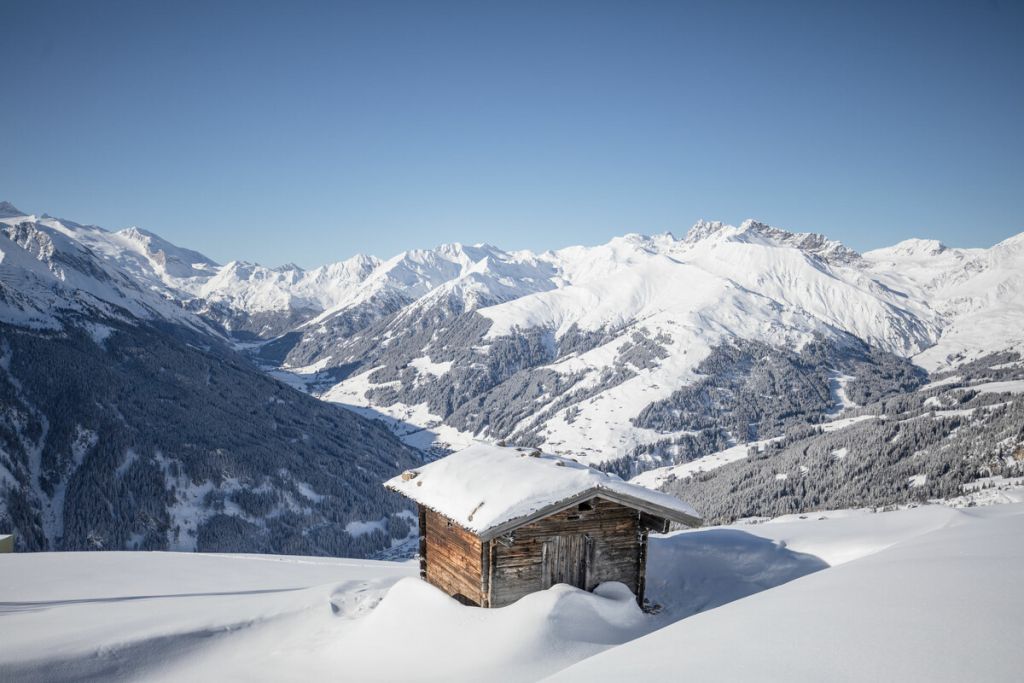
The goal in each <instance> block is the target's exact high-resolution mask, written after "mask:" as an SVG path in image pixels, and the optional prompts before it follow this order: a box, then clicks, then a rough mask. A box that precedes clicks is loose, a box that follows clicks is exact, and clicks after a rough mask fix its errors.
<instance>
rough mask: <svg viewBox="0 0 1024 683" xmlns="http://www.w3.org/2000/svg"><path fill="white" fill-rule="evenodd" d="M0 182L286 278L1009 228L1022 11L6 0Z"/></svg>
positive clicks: (1021, 203)
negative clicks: (304, 273)
mask: <svg viewBox="0 0 1024 683" xmlns="http://www.w3.org/2000/svg"><path fill="white" fill-rule="evenodd" d="M0 31H2V33H0V35H2V36H3V39H2V40H0V78H2V86H0V87H2V90H0V92H2V93H3V95H2V96H0V149H2V155H0V199H4V198H5V199H8V200H10V201H12V202H14V203H15V204H16V205H19V206H20V207H21V208H22V209H25V210H28V211H35V212H43V211H47V212H49V213H51V214H54V215H59V216H66V217H68V218H72V219H76V220H80V221H83V222H91V223H97V224H99V225H103V226H105V227H108V228H120V227H124V226H127V225H131V224H136V225H139V226H140V227H143V228H146V229H149V230H153V231H155V232H157V233H160V234H161V235H163V236H165V237H166V238H168V239H170V240H172V241H174V242H177V243H179V244H181V245H183V246H189V247H192V248H195V249H198V250H200V251H203V252H205V253H207V254H208V255H209V256H211V257H213V258H215V259H217V260H220V261H226V260H230V259H233V258H240V259H248V260H256V261H260V262H262V263H265V264H267V265H276V264H280V263H283V262H286V261H294V262H296V263H299V264H300V265H303V266H313V265H318V264H321V263H324V262H327V261H332V260H337V259H340V258H344V257H347V256H350V255H351V254H354V253H356V252H368V253H374V254H378V255H381V256H389V255H393V254H394V253H396V252H398V251H401V250H403V249H406V248H410V247H427V246H433V245H435V244H438V243H441V242H448V241H461V242H468V243H474V242H491V243H494V244H498V245H500V246H503V247H506V248H532V249H544V248H553V247H559V246H564V245H568V244H578V243H584V244H595V243H599V242H603V241H605V240H607V239H608V238H609V237H611V236H613V235H615V234H621V233H624V232H633V231H635V232H647V233H652V232H662V231H665V230H671V231H673V232H675V233H677V234H681V233H683V232H685V230H686V229H687V228H688V227H689V226H690V225H691V224H692V223H693V222H694V221H695V220H696V219H698V218H709V219H721V220H725V221H729V222H738V221H741V220H743V219H744V218H748V217H754V218H758V219H760V220H763V221H766V222H770V223H772V224H774V225H778V226H781V227H787V228H790V229H794V230H815V231H820V232H825V233H826V234H828V235H830V236H832V237H835V238H839V239H842V240H843V241H844V242H846V243H848V244H849V245H851V246H853V247H854V248H857V249H867V248H872V247H876V246H881V245H884V244H890V243H893V242H895V241H897V240H900V239H903V238H905V237H911V236H921V237H933V238H938V239H941V240H943V241H945V242H947V243H949V244H952V245H962V246H974V245H986V246H987V245H989V244H992V243H994V242H996V241H999V240H1000V239H1003V238H1005V237H1008V236H1009V235H1012V234H1015V233H1017V232H1020V231H1022V230H1024V3H1021V2H1017V1H1009V0H1000V1H999V2H949V3H947V2H940V1H935V2H924V3H918V4H904V3H898V2H880V3H877V4H871V3H867V2H850V3H838V2H806V3H787V2H761V1H758V2H750V3H746V2H731V1H728V0H718V1H714V2H684V1H682V0H680V1H678V2H664V3H662V2H637V1H632V2H618V3H602V2H597V1H591V2H580V3H572V2H553V1H546V2H525V1H521V0H520V1H517V2H487V1H484V0H479V1H476V2H466V3H448V2H427V1H418V2H383V1H379V2H378V1H375V2H355V3H344V2H324V3H303V2H284V1H282V2H278V3H266V4H263V3H256V2H237V3H235V2H219V3H212V2H210V3H207V2H196V3H191V2H173V3H172V2H161V3H157V2H134V1H133V2H112V1H107V0H103V1H97V2H71V1H69V2H58V3H55V2H48V1H45V0H32V1H14V0H0Z"/></svg>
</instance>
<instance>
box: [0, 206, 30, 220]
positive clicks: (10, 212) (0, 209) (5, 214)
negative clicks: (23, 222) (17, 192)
mask: <svg viewBox="0 0 1024 683" xmlns="http://www.w3.org/2000/svg"><path fill="white" fill-rule="evenodd" d="M24 215H25V212H24V211H22V210H21V209H19V208H18V207H16V206H15V205H14V204H11V203H10V202H0V218H16V217H18V216H24Z"/></svg>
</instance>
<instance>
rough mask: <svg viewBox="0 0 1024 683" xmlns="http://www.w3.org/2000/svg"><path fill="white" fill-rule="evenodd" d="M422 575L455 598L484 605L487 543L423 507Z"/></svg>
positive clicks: (421, 516) (421, 512) (421, 525)
mask: <svg viewBox="0 0 1024 683" xmlns="http://www.w3.org/2000/svg"><path fill="white" fill-rule="evenodd" d="M420 520H421V522H420V534H421V540H420V575H421V576H422V577H423V578H424V579H426V580H427V582H429V583H431V584H433V585H435V586H437V587H438V588H440V589H441V590H443V591H444V592H446V593H448V594H449V595H451V596H454V597H455V598H456V599H458V600H460V601H461V602H464V603H466V604H470V605H482V604H484V587H483V585H482V578H483V573H482V567H483V558H484V550H485V547H486V545H487V544H486V543H482V542H481V541H480V539H479V538H478V537H477V536H476V535H475V534H472V533H470V532H469V531H466V530H465V529H463V528H462V527H460V526H459V525H458V524H455V523H453V522H451V521H450V520H449V519H448V518H447V517H444V516H443V515H439V514H438V513H436V512H434V511H433V510H428V509H426V508H424V507H423V506H420Z"/></svg>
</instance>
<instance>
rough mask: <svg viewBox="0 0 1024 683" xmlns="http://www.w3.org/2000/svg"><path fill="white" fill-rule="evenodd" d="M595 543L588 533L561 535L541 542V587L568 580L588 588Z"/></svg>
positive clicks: (571, 583)
mask: <svg viewBox="0 0 1024 683" xmlns="http://www.w3.org/2000/svg"><path fill="white" fill-rule="evenodd" d="M593 549H594V543H593V539H591V537H590V535H589V534H561V535H558V536H552V537H550V538H549V539H548V540H547V541H545V542H544V546H543V550H542V553H541V577H542V578H541V581H542V585H541V588H550V587H551V586H554V585H555V584H558V583H567V584H569V585H570V586H576V587H577V588H582V589H583V590H590V567H591V564H592V558H593Z"/></svg>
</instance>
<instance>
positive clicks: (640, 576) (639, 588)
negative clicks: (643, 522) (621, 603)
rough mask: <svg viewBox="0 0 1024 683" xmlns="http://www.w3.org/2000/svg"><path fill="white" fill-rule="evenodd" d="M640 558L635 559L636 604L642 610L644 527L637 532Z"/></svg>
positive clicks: (644, 551) (644, 564)
mask: <svg viewBox="0 0 1024 683" xmlns="http://www.w3.org/2000/svg"><path fill="white" fill-rule="evenodd" d="M638 535H639V537H640V538H639V541H640V544H639V545H640V548H639V553H640V557H639V558H637V576H636V604H638V605H639V606H640V608H641V609H643V606H644V590H645V589H646V588H647V535H648V531H647V529H646V528H645V527H640V532H639V534H638Z"/></svg>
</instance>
